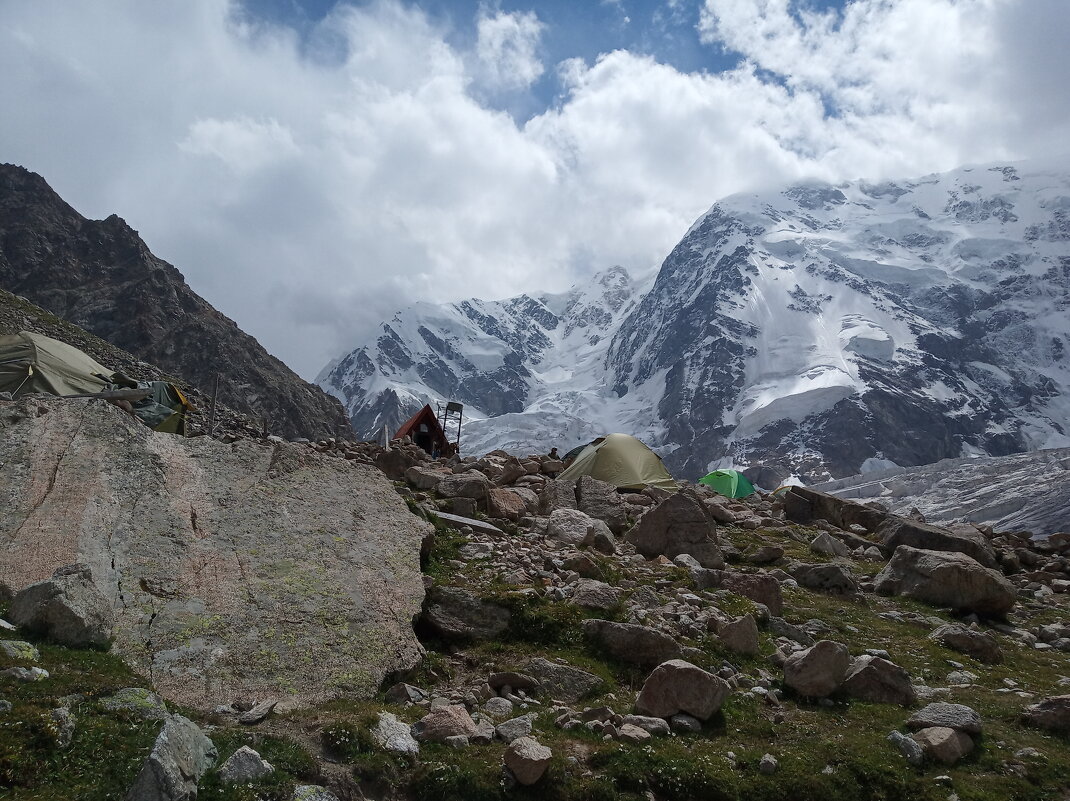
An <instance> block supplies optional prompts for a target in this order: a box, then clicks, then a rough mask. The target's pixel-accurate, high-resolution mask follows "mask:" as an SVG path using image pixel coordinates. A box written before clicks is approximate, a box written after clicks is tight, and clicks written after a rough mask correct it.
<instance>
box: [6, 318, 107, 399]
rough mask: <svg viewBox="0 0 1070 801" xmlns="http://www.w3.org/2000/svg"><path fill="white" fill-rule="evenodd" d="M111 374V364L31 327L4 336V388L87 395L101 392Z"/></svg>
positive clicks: (52, 393)
mask: <svg viewBox="0 0 1070 801" xmlns="http://www.w3.org/2000/svg"><path fill="white" fill-rule="evenodd" d="M94 374H96V375H94ZM111 374H112V371H111V370H109V369H108V368H107V367H104V366H103V365H101V364H100V363H99V362H97V361H95V360H93V359H91V358H90V357H89V356H87V355H86V354H85V353H82V351H80V350H78V348H75V347H73V346H71V345H68V344H67V343H66V342H60V341H59V340H58V339H52V338H51V337H46V336H44V335H43V334H35V333H33V332H31V331H20V332H19V333H17V334H13V335H11V336H3V337H0V392H10V393H12V394H13V395H26V394H29V393H31V392H47V393H49V394H50V395H84V394H88V393H93V392H101V391H102V390H103V389H104V388H105V387H106V386H107V385H108V383H109V379H110V377H111Z"/></svg>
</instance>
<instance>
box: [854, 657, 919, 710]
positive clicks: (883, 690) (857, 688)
mask: <svg viewBox="0 0 1070 801" xmlns="http://www.w3.org/2000/svg"><path fill="white" fill-rule="evenodd" d="M843 689H844V690H845V691H846V692H847V694H848V695H850V696H851V697H852V698H858V699H861V700H863V701H872V702H873V703H877V704H899V705H900V706H910V705H911V704H913V703H914V701H915V700H916V699H917V694H916V693H915V692H914V686H913V685H912V684H911V683H910V675H909V674H908V673H907V672H906V671H905V670H903V668H901V667H899V665H896V664H894V663H893V662H889V661H888V660H887V659H882V658H880V657H879V656H871V655H869V654H864V655H862V656H859V657H857V658H855V660H854V662H852V663H851V666H850V667H849V668H848V669H847V675H846V677H845V678H844V682H843Z"/></svg>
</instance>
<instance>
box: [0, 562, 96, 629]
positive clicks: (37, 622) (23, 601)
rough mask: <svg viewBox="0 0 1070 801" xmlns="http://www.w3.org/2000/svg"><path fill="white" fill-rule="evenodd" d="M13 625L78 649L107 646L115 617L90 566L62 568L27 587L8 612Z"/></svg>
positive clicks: (19, 594)
mask: <svg viewBox="0 0 1070 801" xmlns="http://www.w3.org/2000/svg"><path fill="white" fill-rule="evenodd" d="M8 617H9V618H10V619H11V622H12V623H14V624H15V625H16V626H20V627H21V628H23V629H25V630H27V631H32V632H36V633H39V634H41V635H43V636H45V637H47V638H48V639H50V640H52V641H53V642H57V643H60V644H61V645H69V646H72V647H75V648H78V647H84V646H89V645H95V646H101V647H102V646H106V645H107V644H108V642H109V641H110V640H111V633H112V626H113V625H114V624H115V614H114V612H113V611H112V606H111V603H110V602H109V601H108V599H107V598H105V597H104V595H103V593H101V592H100V590H99V589H97V586H96V585H95V584H94V583H93V575H92V572H91V571H90V569H89V567H88V566H87V565H83V564H73V565H65V566H63V567H58V568H56V570H55V571H54V572H53V573H52V578H50V579H46V580H44V581H39V582H37V583H35V584H31V585H30V586H28V587H25V588H23V589H22V590H20V591H19V592H18V594H16V595H15V598H14V600H12V601H11V608H10V609H8Z"/></svg>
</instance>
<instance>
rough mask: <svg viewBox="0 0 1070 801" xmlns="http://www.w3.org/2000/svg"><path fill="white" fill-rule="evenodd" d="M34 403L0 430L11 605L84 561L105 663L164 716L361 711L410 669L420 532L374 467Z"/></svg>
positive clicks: (420, 592) (423, 528)
mask: <svg viewBox="0 0 1070 801" xmlns="http://www.w3.org/2000/svg"><path fill="white" fill-rule="evenodd" d="M19 403H20V402H18V401H17V402H16V407H17V406H18V404H19ZM32 403H33V404H36V405H39V406H41V407H42V408H47V409H48V413H47V414H41V415H37V414H35V413H31V414H28V415H26V416H25V417H20V418H19V419H18V420H17V421H14V422H9V421H7V419H5V421H3V422H0V426H2V427H3V436H0V463H3V464H4V469H3V478H2V479H0V483H2V484H3V485H4V490H3V501H2V502H0V531H4V532H7V536H8V539H7V540H6V541H5V543H4V547H3V548H0V576H3V579H4V581H6V582H8V583H9V584H10V585H11V586H12V588H14V589H16V590H18V589H22V588H25V587H27V586H28V585H31V584H34V583H36V582H40V581H42V580H46V579H48V577H49V576H50V575H51V574H52V572H53V571H54V570H56V568H58V567H62V566H63V565H67V564H69V563H71V562H73V561H74V560H76V559H80V560H82V561H84V562H85V563H86V564H87V565H88V566H89V568H90V569H91V571H92V577H93V582H94V584H95V586H96V587H97V589H98V590H99V592H100V594H101V595H102V596H103V597H104V598H105V599H106V602H107V604H108V606H109V607H110V609H111V610H112V615H113V616H114V627H113V628H112V650H113V652H115V653H117V654H118V655H119V656H121V657H122V658H123V659H124V660H125V661H126V662H128V663H129V664H130V665H131V667H132V668H134V669H135V670H136V671H137V672H138V673H139V674H141V675H145V676H152V678H153V689H154V690H155V691H156V692H158V693H160V695H161V696H163V697H164V698H166V699H168V700H169V701H175V702H177V703H180V704H184V705H187V706H192V707H199V708H202V709H212V708H214V707H215V706H217V705H218V704H219V700H220V699H221V698H264V697H269V696H274V697H282V696H285V697H286V699H287V702H288V703H290V704H296V705H302V704H315V703H319V702H320V701H325V700H327V699H328V698H332V697H336V696H338V695H343V694H344V695H346V696H347V697H355V696H356V697H370V696H371V695H372V694H374V693H375V692H376V691H377V690H378V689H379V685H380V684H381V682H382V680H383V678H384V676H386V675H387V674H390V673H394V672H398V671H403V670H407V669H408V668H411V667H413V666H414V665H415V664H416V663H417V662H418V661H419V660H420V658H421V656H422V654H423V649H422V647H421V646H420V643H419V641H418V640H417V639H416V636H415V634H414V632H413V628H412V620H413V617H414V616H416V615H418V614H419V612H420V609H421V607H422V604H423V599H424V586H423V576H422V574H421V572H420V544H421V541H422V540H423V538H424V535H425V534H426V533H427V532H428V531H430V530H432V527H431V524H430V523H428V522H426V521H424V520H422V519H420V518H419V517H417V516H416V515H414V514H412V512H411V511H410V510H409V508H408V507H407V506H406V504H405V502H404V500H402V498H401V497H400V496H399V495H398V494H397V492H395V490H394V486H393V485H392V484H391V483H390V481H389V480H388V479H387V478H386V477H385V476H384V475H383V473H382V472H380V471H379V470H378V469H376V468H375V467H374V466H372V465H367V464H361V463H360V462H359V461H355V460H346V459H338V458H332V457H330V456H327V455H325V454H321V453H318V452H317V451H316V450H314V449H313V448H310V447H308V446H307V445H304V444H295V443H287V442H275V441H259V440H255V439H244V440H241V441H238V442H234V443H232V444H226V443H223V442H220V441H217V440H215V439H212V438H211V437H195V438H189V439H186V438H183V437H176V436H173V435H170V434H162V433H157V432H154V431H152V430H151V429H149V428H148V427H147V426H145V425H143V424H142V423H141V422H140V421H138V420H136V419H134V418H132V417H130V415H128V414H126V413H125V412H123V411H122V410H121V409H118V408H117V407H115V406H112V405H111V404H107V403H100V402H98V401H81V400H59V399H55V398H45V397H35V398H34V400H33V401H32ZM49 489H50V491H48V492H46V490H49ZM101 499H106V502H102V500H101ZM97 639H98V640H99V639H100V638H97Z"/></svg>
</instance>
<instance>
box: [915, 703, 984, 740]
mask: <svg viewBox="0 0 1070 801" xmlns="http://www.w3.org/2000/svg"><path fill="white" fill-rule="evenodd" d="M932 726H942V727H945V728H948V729H956V730H957V731H964V732H966V733H967V734H980V733H981V716H980V715H978V714H977V713H976V712H975V711H974V710H973V709H971V708H970V707H968V706H966V705H965V704H949V703H944V702H937V703H933V704H929V705H928V706H925V707H923V708H921V709H919V710H918V711H917V712H915V713H914V714H913V715H911V716H910V719H909V720H908V721H907V728H908V729H913V730H916V729H926V728H929V727H932Z"/></svg>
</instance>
